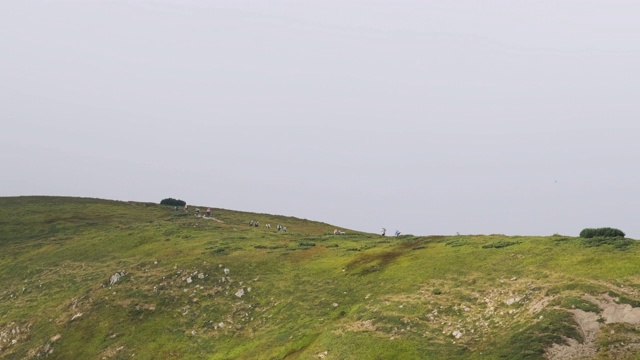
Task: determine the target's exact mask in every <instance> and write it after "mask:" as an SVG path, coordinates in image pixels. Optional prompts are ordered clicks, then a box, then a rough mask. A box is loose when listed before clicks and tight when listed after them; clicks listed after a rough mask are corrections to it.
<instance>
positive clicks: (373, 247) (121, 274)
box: [0, 197, 640, 359]
mask: <svg viewBox="0 0 640 360" xmlns="http://www.w3.org/2000/svg"><path fill="white" fill-rule="evenodd" d="M213 216H214V217H215V218H216V219H218V220H220V221H213V220H211V219H205V218H202V217H195V216H194V214H193V213H191V214H185V213H184V212H182V211H180V212H174V211H173V210H172V208H171V207H165V206H160V205H155V204H143V203H131V202H116V201H106V200H97V199H78V198H55V197H19V198H0V234H1V235H0V358H6V359H23V358H37V357H39V356H48V358H51V359H103V358H106V359H124V358H131V357H132V356H134V357H135V358H137V359H174V358H180V359H207V358H208V359H233V358H243V359H256V358H258V359H283V358H286V359H309V358H324V359H378V358H380V359H388V358H416V359H418V358H434V359H455V358H459V359H469V358H472V359H473V358H476V359H485V358H499V357H504V358H518V359H521V358H542V357H544V356H546V357H549V358H571V357H572V356H575V357H577V356H583V355H586V356H591V357H597V356H600V357H605V358H624V357H625V356H629V357H633V356H634V355H635V354H639V353H640V350H639V349H640V338H639V337H638V333H639V331H638V329H639V328H638V323H639V322H640V316H639V312H640V310H639V309H638V308H637V307H638V306H640V302H638V299H640V294H639V293H638V285H640V279H639V278H638V276H637V274H638V273H639V270H640V264H638V262H637V261H636V260H637V258H638V252H639V249H638V246H637V244H635V242H633V241H625V240H617V241H615V242H612V243H611V244H606V243H605V244H598V243H593V242H592V243H584V242H583V241H581V240H580V239H577V238H573V237H562V236H552V237H505V236H501V235H491V236H452V237H437V236H431V237H413V236H402V237H399V238H389V237H386V238H383V237H381V236H378V235H371V234H361V233H356V232H351V231H346V233H347V234H346V235H340V236H336V235H333V233H332V231H333V229H334V227H333V226H331V225H328V224H322V223H318V222H313V221H308V220H302V219H296V218H291V217H282V216H273V215H266V214H252V213H243V212H236V211H229V210H222V209H214V210H213ZM250 220H257V221H259V222H260V224H262V225H261V226H260V227H249V226H248V223H249V221H250ZM267 223H270V224H271V225H272V228H271V229H267V228H265V227H264V225H265V224H267ZM276 224H282V225H285V226H287V228H288V232H286V233H283V232H277V231H276V230H275V225H276ZM594 245H599V246H594ZM554 344H556V345H554Z"/></svg>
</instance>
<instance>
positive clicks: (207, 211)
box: [173, 205, 211, 217]
mask: <svg viewBox="0 0 640 360" xmlns="http://www.w3.org/2000/svg"><path fill="white" fill-rule="evenodd" d="M173 210H174V211H179V210H180V208H179V207H178V205H176V207H174V208H173ZM184 212H189V205H185V206H184ZM195 212H196V216H200V208H196V210H195ZM202 216H204V217H211V208H207V210H206V211H205V212H204V214H203V215H202Z"/></svg>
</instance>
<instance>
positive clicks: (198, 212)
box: [196, 208, 200, 216]
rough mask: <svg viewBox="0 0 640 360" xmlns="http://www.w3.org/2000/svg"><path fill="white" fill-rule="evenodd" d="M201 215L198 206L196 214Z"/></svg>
mask: <svg viewBox="0 0 640 360" xmlns="http://www.w3.org/2000/svg"><path fill="white" fill-rule="evenodd" d="M198 215H200V208H196V216H198Z"/></svg>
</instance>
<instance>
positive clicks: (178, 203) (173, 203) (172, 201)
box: [160, 198, 187, 206]
mask: <svg viewBox="0 0 640 360" xmlns="http://www.w3.org/2000/svg"><path fill="white" fill-rule="evenodd" d="M160 205H171V206H185V205H187V203H186V202H184V201H182V200H178V199H173V198H166V199H162V201H160Z"/></svg>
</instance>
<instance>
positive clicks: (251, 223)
mask: <svg viewBox="0 0 640 360" xmlns="http://www.w3.org/2000/svg"><path fill="white" fill-rule="evenodd" d="M173 210H174V211H179V210H180V208H179V207H178V206H177V205H176V207H174V208H173ZM184 211H185V212H189V205H186V204H185V206H184ZM195 212H196V216H200V208H196V210H195ZM202 216H203V217H211V208H207V210H206V211H205V212H204V214H203V215H202ZM249 226H251V227H258V226H260V223H259V222H258V221H253V220H251V221H249ZM264 227H265V228H267V229H271V224H266V225H265V226H264ZM280 230H282V231H283V232H287V227H286V226H282V225H280V224H278V225H276V231H280ZM333 234H334V235H344V234H345V232H344V231H340V230H338V229H335V230H333ZM380 235H382V236H386V235H387V229H385V228H382V232H381V233H380ZM395 236H396V237H398V236H400V231H398V230H396V232H395Z"/></svg>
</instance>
